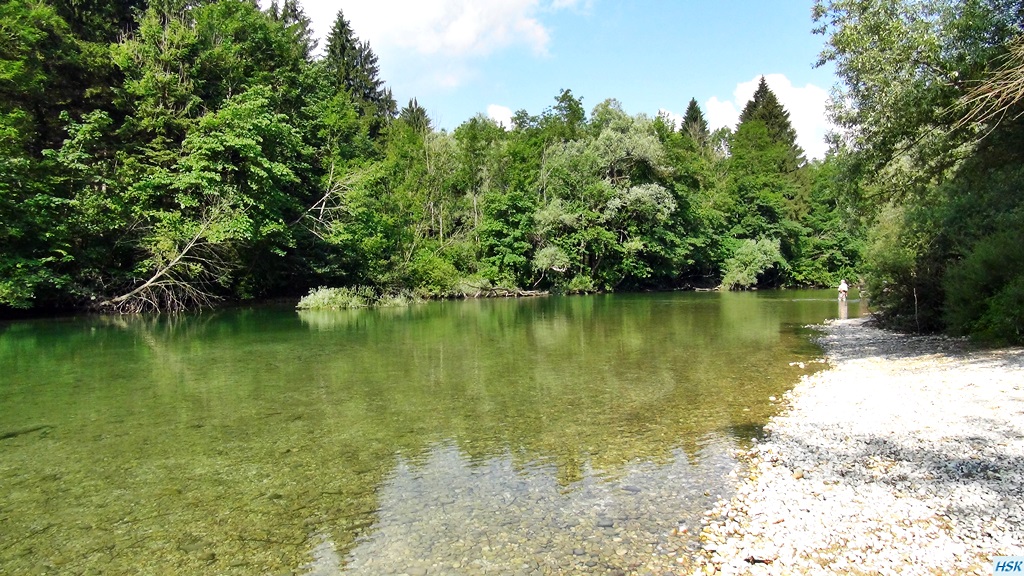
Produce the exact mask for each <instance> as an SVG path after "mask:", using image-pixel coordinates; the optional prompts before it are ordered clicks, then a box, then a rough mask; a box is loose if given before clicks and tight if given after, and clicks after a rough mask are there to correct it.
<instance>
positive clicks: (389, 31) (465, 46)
mask: <svg viewBox="0 0 1024 576" xmlns="http://www.w3.org/2000/svg"><path fill="white" fill-rule="evenodd" d="M300 1H301V3H302V6H303V9H304V10H305V12H306V15H307V16H308V17H309V18H310V19H311V20H312V22H313V29H314V32H315V34H316V35H317V37H318V38H320V49H321V50H322V49H323V47H324V46H325V45H326V37H327V34H328V33H329V31H330V28H331V26H332V25H333V23H334V21H335V19H336V17H337V14H338V11H339V10H342V11H343V14H344V16H345V18H346V19H347V20H348V21H349V22H350V24H351V26H352V29H353V31H354V32H355V34H356V36H358V37H359V39H360V40H366V41H368V42H369V43H370V46H371V48H372V49H373V51H374V52H375V53H376V54H377V56H378V58H379V64H380V76H381V78H382V79H383V80H384V81H385V83H386V84H387V85H388V86H389V87H390V88H391V89H392V91H393V94H394V96H395V99H396V100H397V101H398V105H399V107H402V106H404V105H405V104H407V103H408V102H409V100H410V99H411V98H416V99H417V102H418V103H419V104H420V106H423V107H424V108H426V110H427V114H428V115H429V116H430V118H431V120H432V122H433V126H434V127H435V128H437V129H445V130H449V131H451V130H453V129H454V128H456V127H457V126H458V125H459V124H462V123H463V122H465V121H466V120H469V119H470V118H472V117H473V116H474V115H476V114H484V115H487V116H490V117H491V118H494V119H495V120H498V121H499V122H503V123H507V122H508V120H509V118H510V117H511V115H512V113H513V112H514V111H516V110H526V111H527V112H528V113H530V114H540V113H542V112H543V111H544V110H545V109H547V108H549V107H550V106H552V105H553V104H554V103H555V98H556V97H557V96H558V94H559V93H560V92H561V90H562V89H569V90H571V91H572V93H573V95H574V96H576V97H578V98H582V101H583V106H584V108H585V109H586V110H587V111H588V113H589V111H590V110H592V109H593V107H594V106H596V105H597V104H599V103H601V102H603V101H604V100H606V99H609V98H614V99H616V100H618V101H619V102H620V103H621V105H622V108H623V109H624V110H625V111H626V112H627V113H629V114H640V113H643V114H647V115H649V116H655V115H656V114H658V113H659V111H665V112H667V113H669V114H670V115H673V116H674V117H677V118H678V117H681V115H682V114H683V112H685V110H686V106H687V104H688V103H689V101H690V99H691V98H696V100H697V103H698V104H699V105H700V107H701V109H702V110H703V111H704V115H705V117H706V118H707V120H708V123H709V124H710V126H711V128H712V129H715V128H718V127H721V126H729V127H731V128H735V126H736V121H737V118H738V116H739V112H740V110H742V109H743V106H744V105H745V104H746V102H747V101H748V100H749V99H750V97H751V96H752V95H753V93H754V89H755V87H756V86H757V82H758V80H759V78H760V77H761V76H764V77H765V79H766V80H767V82H768V86H769V87H770V88H771V89H772V91H774V92H775V94H776V95H777V96H778V97H779V100H780V101H781V102H782V105H783V106H784V107H785V108H786V110H787V111H788V112H789V114H790V120H791V122H792V124H793V127H794V128H795V129H796V131H797V142H798V144H800V146H801V147H802V148H803V149H804V151H805V152H806V153H807V155H808V156H809V157H811V158H821V157H823V156H824V154H825V151H826V145H825V143H824V136H825V132H826V130H827V129H828V127H829V124H828V121H827V118H826V112H825V107H826V101H827V99H828V95H829V91H830V89H831V88H832V86H833V85H834V84H836V81H837V80H836V78H835V75H834V72H833V69H832V67H831V66H825V67H820V68H815V66H814V63H815V62H816V60H817V58H818V53H819V52H820V51H821V48H822V47H823V43H824V38H823V37H822V36H819V35H814V34H812V33H811V28H812V26H813V23H812V21H811V6H812V4H813V2H812V0H775V1H770V2H769V1H765V0H715V1H707V0H340V1H339V0H300Z"/></svg>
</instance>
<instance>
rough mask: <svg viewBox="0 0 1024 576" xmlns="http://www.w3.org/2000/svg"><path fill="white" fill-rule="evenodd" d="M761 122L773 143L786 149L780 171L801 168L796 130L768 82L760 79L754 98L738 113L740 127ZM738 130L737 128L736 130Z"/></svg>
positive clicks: (801, 152)
mask: <svg viewBox="0 0 1024 576" xmlns="http://www.w3.org/2000/svg"><path fill="white" fill-rule="evenodd" d="M755 120H757V121H761V122H763V123H764V125H765V128H767V129H768V137H769V138H770V139H771V140H772V141H773V142H775V143H778V144H782V145H784V146H786V148H787V155H786V158H785V161H784V164H783V165H782V166H781V169H782V170H784V171H786V172H794V171H796V170H797V169H798V168H800V167H801V166H803V164H804V162H806V160H805V159H804V151H803V150H802V149H801V148H800V146H799V145H797V143H796V130H795V129H794V128H793V125H792V124H791V123H790V121H789V112H788V111H786V109H785V108H784V107H783V106H782V104H781V103H780V102H779V98H778V97H777V96H776V95H775V93H774V92H772V90H771V88H769V87H768V82H767V81H766V80H765V79H764V76H762V77H761V80H760V81H759V82H758V83H757V89H756V90H755V91H754V96H753V97H752V98H751V99H750V100H749V101H748V102H747V104H746V105H745V106H744V107H743V111H742V112H740V122H739V124H740V126H742V125H743V124H745V123H749V122H751V121H755ZM737 130H738V128H737Z"/></svg>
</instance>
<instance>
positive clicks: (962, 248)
mask: <svg viewBox="0 0 1024 576" xmlns="http://www.w3.org/2000/svg"><path fill="white" fill-rule="evenodd" d="M814 13H815V18H816V20H817V22H818V24H819V26H820V28H819V31H820V32H822V33H823V34H825V35H826V36H827V41H828V44H827V46H826V49H825V50H824V51H823V52H822V62H833V63H835V65H836V69H837V72H838V73H839V75H840V77H841V78H842V79H843V80H844V81H845V87H844V89H843V90H842V92H841V93H840V94H839V97H838V98H835V99H834V102H835V108H834V110H833V115H834V119H835V120H836V121H837V123H838V124H839V125H840V126H841V127H842V128H843V129H844V133H843V135H844V140H845V144H846V145H847V146H848V147H849V149H850V153H849V155H848V156H847V159H848V160H847V161H846V162H844V167H843V172H844V173H845V177H846V179H847V180H848V181H851V182H856V183H858V185H856V186H852V187H850V192H851V196H853V198H854V201H855V203H856V205H857V206H858V207H859V208H860V210H861V211H862V213H863V214H865V215H866V216H867V217H868V220H869V223H870V231H869V236H868V244H867V250H866V252H865V260H866V265H865V270H866V272H867V273H868V277H867V281H868V287H869V290H870V293H871V297H872V300H873V302H874V303H875V304H876V305H877V306H879V309H880V312H881V315H880V318H881V319H882V321H883V322H886V323H888V324H891V325H895V326H899V327H903V328H910V329H920V330H940V329H946V330H949V331H952V332H954V333H958V334H974V335H979V336H982V337H985V338H989V339H995V340H1002V341H1006V342H1020V341H1021V326H1022V324H1021V318H1022V317H1024V306H1022V302H1021V299H1020V298H1019V290H1018V288H1017V287H1018V286H1019V283H1020V278H1019V276H1016V275H1015V272H1014V268H1013V266H1014V265H1015V264H1017V263H1018V262H1017V259H1018V258H1017V256H1016V254H1015V252H1014V251H1013V250H1012V249H1011V248H1010V246H1011V245H1012V243H1013V242H1016V241H1017V240H1019V238H1018V234H1017V232H1016V230H1019V229H1020V219H1019V216H1018V215H1019V214H1020V213H1021V208H1022V207H1021V197H1020V194H1019V191H1020V188H1021V185H1022V184H1024V171H1022V170H1021V169H1020V166H1021V161H1022V160H1024V158H1022V155H1021V150H1022V144H1024V128H1022V126H1021V123H1020V115H1019V112H1020V106H1021V102H1020V98H1019V95H1018V96H1013V95H1012V87H1013V86H1019V82H1020V73H1021V70H1022V68H1021V67H1020V66H1019V52H1018V51H1019V42H1020V29H1021V26H1022V24H1024V13H1022V12H1021V11H1020V9H1019V5H1018V3H1013V2H987V1H983V0H957V1H939V0H935V1H928V2H899V1H895V0H871V1H868V2H860V1H857V2H853V1H847V0H832V1H824V0H822V1H819V2H818V4H817V5H816V7H815V12H814Z"/></svg>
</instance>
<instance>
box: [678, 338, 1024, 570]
mask: <svg viewBox="0 0 1024 576" xmlns="http://www.w3.org/2000/svg"><path fill="white" fill-rule="evenodd" d="M820 328H821V329H822V331H823V334H822V336H821V337H820V338H819V342H820V344H821V345H822V347H823V348H824V352H825V357H826V358H827V361H828V368H826V369H825V370H822V371H820V372H817V373H815V374H811V375H808V376H805V377H803V378H802V379H801V381H800V382H799V383H798V384H797V385H796V386H795V387H794V388H793V389H792V390H791V391H789V392H787V393H786V394H785V396H784V400H783V401H784V402H785V403H786V408H785V409H784V410H783V411H782V413H781V414H779V415H778V416H776V417H774V418H772V419H771V421H770V422H769V424H768V425H767V426H766V427H765V431H766V432H767V435H766V436H765V437H764V438H763V439H762V440H761V441H760V442H759V443H757V444H756V445H755V446H754V447H753V448H752V449H751V450H750V451H749V452H748V453H747V454H746V455H745V456H746V460H747V467H746V470H745V473H744V474H743V475H741V480H740V485H739V488H738V490H737V492H736V493H735V495H734V496H733V497H732V498H731V499H729V500H726V501H720V502H718V503H717V504H716V505H715V507H714V508H713V509H712V510H710V511H708V512H707V513H706V517H705V519H704V521H703V526H702V530H701V532H700V542H701V546H702V548H701V550H700V551H699V552H698V553H697V556H696V558H694V565H695V567H696V568H697V569H698V570H697V573H701V571H703V572H704V573H705V574H716V573H721V574H729V575H732V574H750V575H764V574H938V573H941V574H979V575H988V574H991V573H992V559H993V558H994V557H995V556H1020V555H1024V496H1022V495H1024V349H1021V348H1013V349H1001V350H975V349H972V348H971V347H970V346H969V344H968V343H967V342H966V341H965V340H963V339H956V338H949V337H944V336H910V335H904V334H898V333H895V332H888V331H884V330H881V329H878V328H875V327H873V326H871V325H870V323H869V322H868V319H866V318H857V319H852V320H840V321H831V322H829V323H827V324H826V325H824V326H822V327H820Z"/></svg>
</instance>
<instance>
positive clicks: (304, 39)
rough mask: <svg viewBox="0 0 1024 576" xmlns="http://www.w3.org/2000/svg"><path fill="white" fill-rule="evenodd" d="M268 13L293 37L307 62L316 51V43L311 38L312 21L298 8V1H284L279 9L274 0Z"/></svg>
mask: <svg viewBox="0 0 1024 576" xmlns="http://www.w3.org/2000/svg"><path fill="white" fill-rule="evenodd" d="M269 13H270V16H271V18H273V19H274V20H276V21H278V22H281V23H282V24H284V26H285V28H287V29H288V31H289V32H291V33H292V34H293V35H294V36H295V40H296V43H297V44H298V45H299V46H302V48H303V51H304V52H305V54H304V57H305V59H306V60H309V58H310V57H311V56H312V54H313V51H314V50H316V47H317V44H318V42H317V40H316V39H315V38H313V21H312V20H310V19H309V17H308V16H306V12H305V10H303V9H302V6H299V3H298V0H284V4H282V5H281V6H280V8H279V7H278V5H277V1H276V0H275V1H274V2H272V3H271V4H270V8H269Z"/></svg>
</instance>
